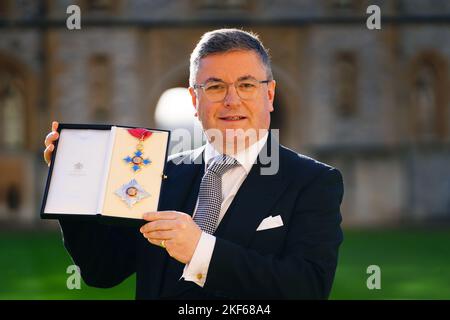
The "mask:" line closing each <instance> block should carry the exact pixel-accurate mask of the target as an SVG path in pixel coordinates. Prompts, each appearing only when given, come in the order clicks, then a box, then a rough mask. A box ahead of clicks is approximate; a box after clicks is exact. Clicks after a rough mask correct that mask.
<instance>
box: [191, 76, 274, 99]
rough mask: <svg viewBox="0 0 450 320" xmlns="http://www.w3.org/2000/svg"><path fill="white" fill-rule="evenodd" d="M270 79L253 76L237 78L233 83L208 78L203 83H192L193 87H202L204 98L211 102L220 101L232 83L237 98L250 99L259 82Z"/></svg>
mask: <svg viewBox="0 0 450 320" xmlns="http://www.w3.org/2000/svg"><path fill="white" fill-rule="evenodd" d="M270 81H272V80H256V79H253V78H249V79H243V80H237V81H235V82H233V83H227V82H224V81H220V80H218V81H216V80H210V81H207V82H205V83H203V84H194V89H198V88H201V89H203V92H204V94H205V96H206V98H207V99H208V100H209V101H211V102H221V101H223V100H224V99H225V97H226V96H227V95H228V87H229V86H230V85H234V87H235V88H236V92H237V94H238V96H239V98H241V99H242V100H252V99H254V98H255V97H256V94H257V92H258V89H259V88H260V87H261V84H262V83H269V82H270Z"/></svg>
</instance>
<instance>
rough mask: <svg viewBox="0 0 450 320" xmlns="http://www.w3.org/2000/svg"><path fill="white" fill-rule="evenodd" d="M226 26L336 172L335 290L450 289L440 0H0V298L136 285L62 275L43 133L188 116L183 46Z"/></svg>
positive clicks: (444, 8) (449, 23)
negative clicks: (267, 58) (268, 66)
mask: <svg viewBox="0 0 450 320" xmlns="http://www.w3.org/2000/svg"><path fill="white" fill-rule="evenodd" d="M72 4H75V5H78V6H79V8H80V9H81V30H68V28H67V26H66V19H67V18H68V17H69V16H70V14H68V13H66V10H67V8H68V6H70V5H72ZM373 4H375V5H378V6H379V8H380V9H381V29H380V30H369V29H368V28H367V26H366V20H367V18H368V17H369V15H370V14H368V13H366V9H367V7H368V6H369V5H373ZM221 27H237V28H243V29H245V30H250V31H254V32H256V33H257V34H259V36H260V38H261V40H262V41H263V43H264V45H265V46H266V47H267V48H269V50H270V54H271V56H272V65H273V73H274V77H275V79H276V81H277V91H276V98H275V111H274V113H273V115H272V128H279V129H280V140H281V142H282V143H283V144H284V145H286V146H288V147H290V148H292V149H294V150H296V151H298V152H300V153H303V154H306V155H308V156H312V157H315V158H317V159H318V160H320V161H322V162H326V163H330V164H332V165H334V166H336V167H337V168H339V169H340V170H341V172H342V173H343V176H344V183H345V197H344V201H343V206H342V215H343V226H344V233H345V240H344V243H343V245H342V247H341V251H340V260H339V266H338V270H337V274H336V280H335V283H334V287H333V291H332V294H331V298H332V299H450V250H449V245H450V165H449V164H450V132H449V131H450V99H449V91H450V90H449V89H450V86H449V84H450V82H449V71H450V69H449V63H450V1H447V0H434V1H427V0H391V1H382V0H379V1H370V0H320V1H318V0H261V1H256V0H222V1H217V0H179V1H175V0H149V1H144V0H116V1H114V0H109V1H108V0H97V1H95V0H92V1H89V0H84V1H82V0H79V1H75V0H73V1H68V0H53V1H52V0H47V1H44V0H42V1H35V0H34V1H32V0H17V1H13V0H1V1H0V270H1V272H0V299H116V298H117V299H132V298H133V297H134V277H132V278H130V279H128V280H127V281H125V282H124V283H123V284H121V285H120V286H118V287H116V288H114V289H94V288H88V287H87V286H86V285H85V284H84V283H83V284H82V285H81V289H80V290H69V289H68V288H67V286H66V280H67V278H68V277H69V276H70V274H67V273H66V269H67V267H68V266H69V265H71V264H72V262H71V260H70V257H69V256H68V255H67V253H66V252H65V250H64V247H63V245H62V241H61V234H60V232H59V228H58V224H57V223H56V222H55V221H42V220H40V218H39V211H40V205H41V201H42V195H43V190H44V187H45V181H46V179H47V173H48V168H47V166H46V165H45V163H44V161H43V159H42V152H43V140H44V137H45V135H46V134H47V132H49V131H50V128H51V121H52V120H58V121H59V122H68V123H107V124H118V125H130V126H144V127H153V128H165V129H175V128H186V129H188V130H191V131H192V132H193V131H194V130H195V128H198V123H197V122H196V120H194V117H193V114H194V113H193V111H194V110H193V108H192V106H191V105H190V101H189V97H188V95H187V92H186V90H187V89H186V88H187V86H188V76H189V55H190V53H191V51H192V49H193V48H194V46H195V44H196V43H197V41H198V40H199V37H200V36H201V35H202V34H203V33H204V32H206V31H209V30H212V29H216V28H221ZM190 119H192V120H190ZM370 265H378V266H379V267H380V270H381V289H374V290H369V289H368V287H367V285H366V280H367V278H368V277H369V276H370V274H367V267H368V266H370Z"/></svg>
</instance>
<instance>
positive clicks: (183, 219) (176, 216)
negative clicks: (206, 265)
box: [140, 211, 202, 264]
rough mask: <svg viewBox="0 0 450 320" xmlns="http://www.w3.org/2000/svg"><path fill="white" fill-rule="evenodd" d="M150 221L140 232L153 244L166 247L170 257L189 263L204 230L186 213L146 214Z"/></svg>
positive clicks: (145, 216)
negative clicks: (162, 244)
mask: <svg viewBox="0 0 450 320" xmlns="http://www.w3.org/2000/svg"><path fill="white" fill-rule="evenodd" d="M143 218H144V219H145V220H147V221H150V222H149V223H147V224H145V225H144V226H142V227H141V229H140V231H141V233H142V234H143V235H144V237H145V238H146V239H147V240H148V241H149V242H150V243H152V244H154V245H158V246H161V242H162V241H163V240H164V246H165V248H166V250H167V252H168V253H169V255H170V256H171V257H172V258H174V259H176V260H178V261H180V262H182V263H185V264H186V263H189V262H190V261H191V259H192V256H193V255H194V251H195V248H196V247H197V244H198V241H199V240H200V236H201V234H202V230H201V229H200V228H199V226H198V225H197V224H196V223H195V222H194V220H192V217H191V216H189V215H188V214H186V213H183V212H178V211H158V212H148V213H145V214H144V217H143Z"/></svg>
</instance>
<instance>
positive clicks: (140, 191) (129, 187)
mask: <svg viewBox="0 0 450 320" xmlns="http://www.w3.org/2000/svg"><path fill="white" fill-rule="evenodd" d="M116 195H118V196H119V197H120V198H121V199H122V200H123V201H124V202H125V203H126V204H127V205H128V207H130V208H131V207H132V206H133V205H135V204H136V203H137V202H139V201H140V200H142V199H144V198H147V197H149V196H150V194H149V193H148V192H147V191H145V190H144V188H142V187H141V186H140V185H139V183H137V181H136V180H135V179H133V180H131V181H130V182H128V183H126V184H124V185H122V186H121V187H120V188H119V189H117V190H116Z"/></svg>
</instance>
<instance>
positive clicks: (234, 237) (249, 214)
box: [218, 136, 289, 245]
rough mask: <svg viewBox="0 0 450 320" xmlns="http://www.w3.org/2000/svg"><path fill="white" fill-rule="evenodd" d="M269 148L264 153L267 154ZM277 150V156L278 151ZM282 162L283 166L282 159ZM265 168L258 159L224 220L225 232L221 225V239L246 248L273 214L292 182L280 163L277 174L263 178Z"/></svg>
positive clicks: (219, 232)
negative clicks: (278, 200) (262, 224)
mask: <svg viewBox="0 0 450 320" xmlns="http://www.w3.org/2000/svg"><path fill="white" fill-rule="evenodd" d="M270 138H271V137H270V136H269V137H268V143H267V144H268V145H269V148H270V141H269V139H270ZM267 144H266V146H265V147H264V148H263V149H262V150H261V153H262V152H265V151H266V150H267V148H268V146H267ZM269 150H270V149H269ZM275 150H277V152H278V150H279V148H278V149H277V148H276V149H275ZM261 153H260V155H261ZM279 160H280V162H281V158H280V159H279ZM262 167H263V166H262V165H261V162H260V156H258V161H257V163H255V164H254V165H253V167H252V169H251V170H250V172H249V175H248V176H247V178H246V179H245V180H244V182H243V183H242V185H241V187H240V188H239V191H238V193H237V194H236V196H235V197H234V199H233V202H232V203H231V205H230V208H229V209H228V211H227V213H226V214H225V217H226V218H227V219H229V220H228V223H226V225H225V226H224V229H220V225H219V229H218V235H219V236H223V237H224V238H225V239H228V240H231V241H233V242H235V243H238V244H242V245H247V244H248V243H249V241H250V240H251V237H252V236H253V235H254V233H255V232H256V229H257V228H258V226H259V224H260V223H261V221H262V220H263V219H264V218H265V217H267V216H268V215H269V214H270V213H271V210H272V208H273V206H274V205H275V203H276V201H277V199H278V198H279V197H280V196H281V195H282V193H283V192H284V191H285V189H286V188H287V186H288V183H289V179H288V177H286V176H285V175H284V174H283V171H282V166H281V163H280V166H279V170H278V172H277V173H276V174H274V175H262V174H261V168H262ZM227 216H228V217H227Z"/></svg>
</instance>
